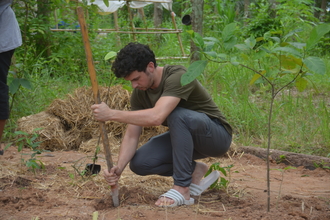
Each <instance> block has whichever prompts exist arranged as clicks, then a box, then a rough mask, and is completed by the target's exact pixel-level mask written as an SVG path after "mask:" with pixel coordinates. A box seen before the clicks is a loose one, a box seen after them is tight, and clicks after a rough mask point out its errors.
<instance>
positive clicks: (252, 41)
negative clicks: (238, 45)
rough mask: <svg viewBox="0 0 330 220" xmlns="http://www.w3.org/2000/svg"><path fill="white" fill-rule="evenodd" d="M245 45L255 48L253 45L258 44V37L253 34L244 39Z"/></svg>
mask: <svg viewBox="0 0 330 220" xmlns="http://www.w3.org/2000/svg"><path fill="white" fill-rule="evenodd" d="M244 43H245V45H246V46H248V47H249V48H251V49H253V47H254V46H255V45H256V43H257V41H256V39H255V38H254V37H253V36H251V37H249V38H248V39H246V40H245V41H244Z"/></svg>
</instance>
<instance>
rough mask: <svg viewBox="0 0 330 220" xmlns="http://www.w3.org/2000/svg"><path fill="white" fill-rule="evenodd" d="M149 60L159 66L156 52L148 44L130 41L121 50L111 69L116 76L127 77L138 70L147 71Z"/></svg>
mask: <svg viewBox="0 0 330 220" xmlns="http://www.w3.org/2000/svg"><path fill="white" fill-rule="evenodd" d="M149 62H153V63H154V65H155V67H156V66H157V64H156V58H155V54H154V52H153V51H152V50H151V49H150V48H149V46H148V45H144V44H140V43H129V44H127V45H126V46H125V47H124V48H122V49H121V50H120V51H119V53H118V54H117V57H116V59H115V61H114V62H113V64H112V67H111V70H112V71H113V72H114V74H115V75H116V77H118V78H125V77H126V76H128V75H130V74H131V73H132V72H133V71H136V70H137V71H139V72H142V71H143V72H145V71H146V69H147V65H148V64H149Z"/></svg>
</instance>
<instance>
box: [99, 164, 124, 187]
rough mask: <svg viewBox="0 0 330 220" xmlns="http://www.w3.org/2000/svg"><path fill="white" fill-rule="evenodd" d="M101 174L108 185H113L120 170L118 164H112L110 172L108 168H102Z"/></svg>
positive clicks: (118, 176)
mask: <svg viewBox="0 0 330 220" xmlns="http://www.w3.org/2000/svg"><path fill="white" fill-rule="evenodd" d="M119 173H120V174H119ZM103 174H104V179H105V180H106V181H107V182H108V183H109V185H110V186H114V185H116V184H117V183H118V180H119V178H120V175H121V171H120V169H119V167H118V166H114V167H112V168H111V170H110V172H109V171H108V170H104V172H103Z"/></svg>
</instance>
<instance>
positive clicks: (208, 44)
mask: <svg viewBox="0 0 330 220" xmlns="http://www.w3.org/2000/svg"><path fill="white" fill-rule="evenodd" d="M204 43H205V48H204V51H205V52H210V51H211V50H212V49H213V46H214V42H213V41H209V42H204Z"/></svg>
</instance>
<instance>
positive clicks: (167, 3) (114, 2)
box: [80, 0, 172, 13]
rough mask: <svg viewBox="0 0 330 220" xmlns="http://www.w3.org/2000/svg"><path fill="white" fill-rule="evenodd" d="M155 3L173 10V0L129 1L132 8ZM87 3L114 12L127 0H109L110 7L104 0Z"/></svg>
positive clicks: (88, 0) (105, 11)
mask: <svg viewBox="0 0 330 220" xmlns="http://www.w3.org/2000/svg"><path fill="white" fill-rule="evenodd" d="M80 1H82V0H80ZM153 3H161V4H162V6H163V7H164V8H165V9H167V10H169V11H172V0H150V1H147V0H146V1H132V2H129V6H130V8H143V7H144V6H146V5H150V4H153ZM87 4H88V5H91V4H94V5H97V6H98V7H99V10H100V12H102V13H113V12H115V11H117V10H118V9H119V8H121V7H123V6H124V5H126V1H124V0H121V1H120V0H119V1H118V0H109V7H107V6H106V5H105V4H104V1H103V0H95V1H93V2H91V1H90V0H87Z"/></svg>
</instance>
